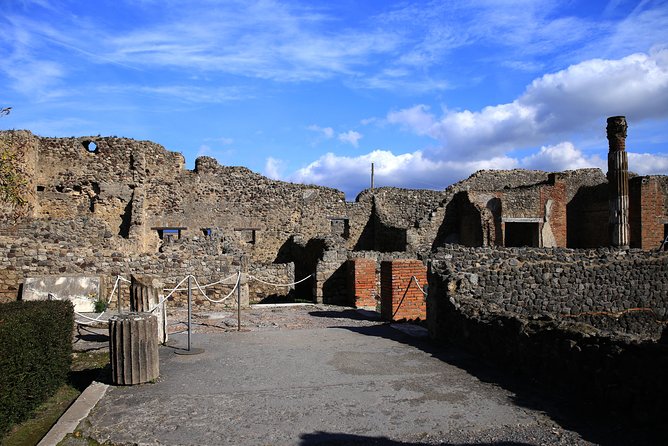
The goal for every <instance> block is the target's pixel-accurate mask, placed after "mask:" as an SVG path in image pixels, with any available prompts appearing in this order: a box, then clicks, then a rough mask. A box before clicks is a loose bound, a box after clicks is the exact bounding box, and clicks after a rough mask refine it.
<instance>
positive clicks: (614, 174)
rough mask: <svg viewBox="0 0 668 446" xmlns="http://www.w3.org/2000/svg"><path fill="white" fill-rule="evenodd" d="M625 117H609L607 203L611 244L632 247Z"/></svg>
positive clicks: (618, 246)
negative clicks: (630, 239)
mask: <svg viewBox="0 0 668 446" xmlns="http://www.w3.org/2000/svg"><path fill="white" fill-rule="evenodd" d="M626 129H627V124H626V117H624V116H612V117H610V118H608V126H607V128H606V130H607V134H608V144H609V148H610V149H609V151H608V190H609V192H608V197H609V198H608V203H609V206H610V217H609V228H610V244H611V246H613V247H615V248H628V247H629V162H628V157H627V155H626Z"/></svg>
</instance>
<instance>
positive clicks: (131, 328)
mask: <svg viewBox="0 0 668 446" xmlns="http://www.w3.org/2000/svg"><path fill="white" fill-rule="evenodd" d="M158 344H159V340H158V318H157V317H156V316H154V315H152V314H150V313H125V314H119V315H116V316H112V317H111V318H109V360H110V363H111V380H112V382H113V383H114V384H117V385H134V384H142V383H146V382H149V381H152V380H154V379H157V378H158V375H159V374H160V363H159V356H158Z"/></svg>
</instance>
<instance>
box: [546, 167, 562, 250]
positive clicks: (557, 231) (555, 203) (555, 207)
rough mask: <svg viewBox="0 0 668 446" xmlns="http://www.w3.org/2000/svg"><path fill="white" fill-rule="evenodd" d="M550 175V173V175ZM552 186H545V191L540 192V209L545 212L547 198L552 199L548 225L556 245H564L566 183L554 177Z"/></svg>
mask: <svg viewBox="0 0 668 446" xmlns="http://www.w3.org/2000/svg"><path fill="white" fill-rule="evenodd" d="M551 177H552V175H551ZM553 181H554V186H552V187H546V188H545V192H544V193H541V209H543V212H545V204H546V203H547V200H552V209H551V216H550V226H551V227H552V234H553V235H554V240H555V242H556V243H557V246H558V247H560V248H565V247H566V238H567V237H566V229H567V222H566V202H567V199H566V183H565V182H563V181H561V180H559V179H556V180H553Z"/></svg>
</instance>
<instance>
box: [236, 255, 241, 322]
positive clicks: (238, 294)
mask: <svg viewBox="0 0 668 446" xmlns="http://www.w3.org/2000/svg"><path fill="white" fill-rule="evenodd" d="M237 331H241V262H240V263H239V280H238V285H237Z"/></svg>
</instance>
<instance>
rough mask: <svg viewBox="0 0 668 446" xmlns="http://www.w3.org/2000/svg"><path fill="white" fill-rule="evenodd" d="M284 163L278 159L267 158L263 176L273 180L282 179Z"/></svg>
mask: <svg viewBox="0 0 668 446" xmlns="http://www.w3.org/2000/svg"><path fill="white" fill-rule="evenodd" d="M284 167H285V162H284V161H283V160H280V159H278V158H273V157H269V158H267V160H266V161H265V163H264V174H265V175H266V176H267V177H269V178H272V179H274V180H278V179H280V178H281V177H282V173H283V169H284Z"/></svg>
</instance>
